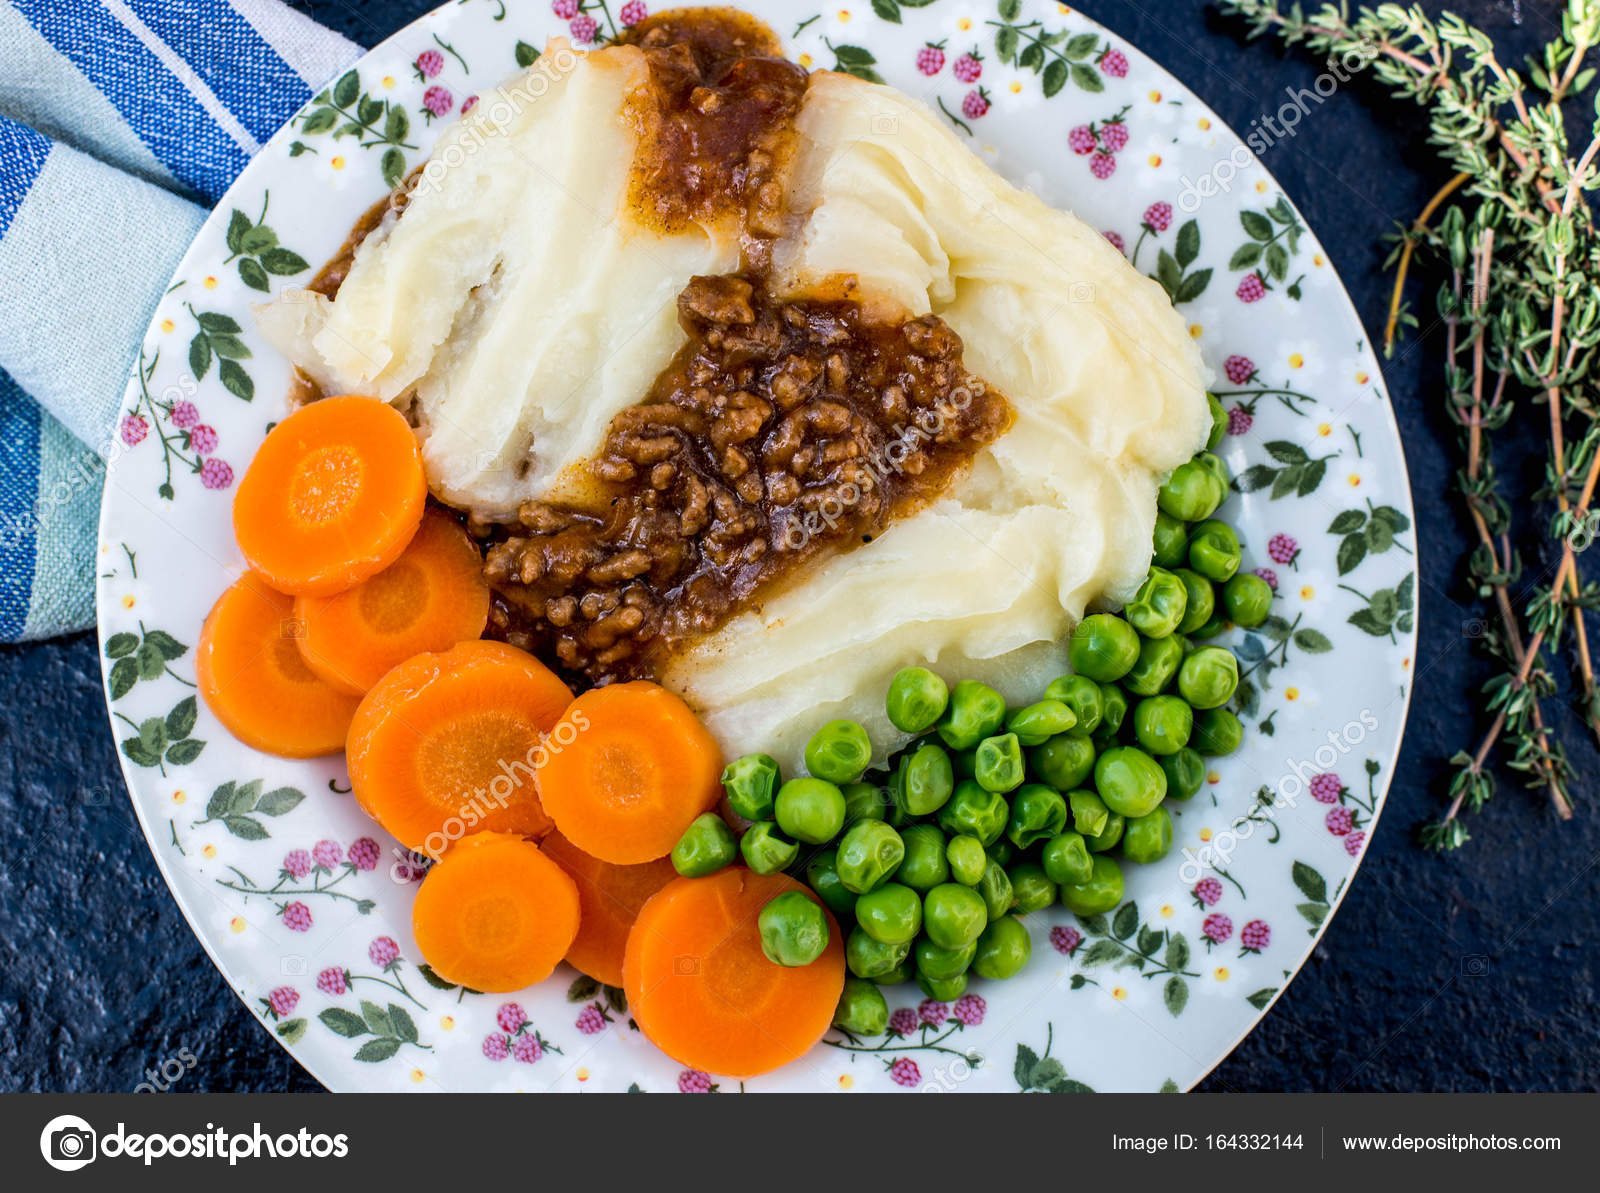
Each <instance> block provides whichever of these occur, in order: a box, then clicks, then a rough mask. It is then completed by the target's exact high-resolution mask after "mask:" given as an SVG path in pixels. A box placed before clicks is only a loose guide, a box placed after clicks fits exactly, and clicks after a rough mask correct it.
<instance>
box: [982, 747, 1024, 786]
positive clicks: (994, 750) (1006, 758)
mask: <svg viewBox="0 0 1600 1193" xmlns="http://www.w3.org/2000/svg"><path fill="white" fill-rule="evenodd" d="M1024 771H1025V768H1024V766H1023V762H1022V744H1021V742H1019V741H1018V740H1017V735H1016V734H1015V733H1001V734H998V735H996V736H995V737H986V738H984V739H983V740H982V741H981V742H979V743H978V755H977V757H976V758H975V759H973V764H972V773H973V779H974V780H975V781H976V782H977V784H978V786H979V787H982V788H983V789H984V790H985V791H998V792H1001V793H1004V792H1007V791H1014V790H1016V788H1017V787H1018V785H1020V784H1021V782H1022V778H1023V774H1024Z"/></svg>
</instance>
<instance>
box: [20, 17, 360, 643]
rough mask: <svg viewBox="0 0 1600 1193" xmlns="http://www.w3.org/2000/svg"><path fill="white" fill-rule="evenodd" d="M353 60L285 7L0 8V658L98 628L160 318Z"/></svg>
mask: <svg viewBox="0 0 1600 1193" xmlns="http://www.w3.org/2000/svg"><path fill="white" fill-rule="evenodd" d="M360 53H361V51H360V49H359V48H358V47H357V46H356V45H354V44H353V43H351V42H349V41H347V40H345V39H344V38H343V37H340V36H339V35H338V34H336V33H333V32H331V31H329V30H327V29H324V28H323V27H322V26H321V25H318V24H317V23H316V22H314V21H312V20H310V19H309V18H307V17H305V16H304V15H302V14H300V13H297V12H295V11H294V10H293V9H291V8H287V7H285V6H284V5H283V4H281V3H279V0H0V54H3V56H4V60H5V62H6V70H5V71H4V72H0V278H3V279H4V284H3V285H0V641H18V640H21V639H27V638H42V637H48V636H49V635H52V634H59V633H65V632H67V631H69V630H77V629H82V628H84V627H85V626H88V625H91V624H93V622H94V559H95V529H96V523H97V521H98V518H99V509H100V489H101V485H102V482H103V479H104V475H105V466H104V459H105V457H106V456H107V454H108V453H109V452H110V450H111V445H112V443H113V424H114V423H115V419H116V411H117V407H118V406H119V404H120V403H121V400H122V392H123V387H124V386H125V384H126V382H127V379H128V376H129V372H130V370H131V369H132V367H133V363H134V360H135V359H136V357H137V356H138V350H139V341H140V339H141V337H142V336H143V335H144V331H145V328H146V326H147V325H148V324H149V322H150V319H151V316H152V313H153V312H154V310H155V306H156V302H157V301H158V300H159V299H160V297H161V294H162V291H163V290H164V289H165V288H166V285H167V283H168V281H169V280H170V279H171V276H172V273H173V271H174V270H175V269H176V268H177V264H178V260H179V258H180V257H181V256H182V255H183V253H184V251H185V250H186V249H187V248H188V246H189V242H190V241H191V240H192V239H193V238H194V235H195V233H196V232H197V231H198V230H199V228H200V225H201V223H202V222H203V221H204V220H205V217H206V211H207V209H208V208H209V207H210V206H211V204H213V203H215V202H216V201H217V199H218V198H220V197H221V195H222V193H223V192H224V191H225V190H227V188H228V186H229V184H230V183H232V182H233V180H234V178H235V177H236V176H237V175H238V173H239V171H240V170H242V169H243V168H244V166H245V163H246V162H248V161H249V160H250V158H251V156H252V155H253V154H254V153H255V152H256V150H257V149H259V148H260V147H261V145H262V143H263V142H265V141H266V140H267V139H268V138H269V137H271V136H272V134H273V133H274V132H275V131H277V129H278V127H279V126H280V125H282V124H283V123H284V122H285V121H286V120H288V118H289V117H290V116H292V115H293V114H294V113H295V111H296V110H298V109H299V108H300V106H301V105H302V104H304V103H305V102H306V100H308V99H310V98H311V96H312V95H313V94H315V92H316V90H317V89H318V88H320V87H321V86H323V85H324V84H325V83H326V82H327V81H328V80H329V79H331V78H332V77H334V76H335V75H337V74H338V73H340V72H341V71H342V70H344V69H345V68H346V67H347V66H349V65H350V63H351V62H353V61H354V60H355V59H356V57H357V56H359V54H360Z"/></svg>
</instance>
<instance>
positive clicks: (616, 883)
mask: <svg viewBox="0 0 1600 1193" xmlns="http://www.w3.org/2000/svg"><path fill="white" fill-rule="evenodd" d="M540 848H542V849H543V850H544V852H545V856H546V857H549V858H551V859H553V860H554V861H555V862H556V863H557V864H559V865H560V867H561V868H562V869H563V870H565V871H566V872H567V873H568V874H570V875H572V881H573V882H575V883H577V884H578V908H579V910H580V913H581V918H580V919H579V921H578V937H577V939H576V940H574V941H573V942H572V947H571V948H570V949H568V950H567V964H568V965H571V966H572V967H573V968H574V969H576V970H578V972H580V973H586V974H588V975H589V976H590V977H591V978H593V979H595V981H597V982H604V983H605V984H606V985H608V986H620V985H622V953H623V950H624V949H625V948H626V947H627V944H628V930H629V929H630V928H632V927H633V921H634V920H635V919H637V918H638V915H639V909H640V908H641V907H643V906H644V905H645V901H646V900H647V899H649V898H650V896H651V895H653V894H655V893H656V892H657V891H659V890H660V889H661V888H662V887H664V886H666V885H667V883H669V882H671V881H672V880H673V879H674V878H676V877H677V876H678V872H677V871H676V870H674V869H673V868H672V863H671V861H669V860H668V859H666V858H658V859H656V860H655V861H653V862H643V863H641V864H640V865H637V866H613V865H612V864H611V863H610V862H602V861H601V860H600V859H599V858H597V857H590V856H589V855H588V854H587V853H584V852H583V850H581V849H579V848H578V847H577V846H576V845H574V844H573V843H572V842H571V841H569V840H567V839H566V838H565V837H563V836H562V835H561V834H560V833H551V834H550V835H549V836H548V837H546V838H545V839H544V840H543V841H542V842H540Z"/></svg>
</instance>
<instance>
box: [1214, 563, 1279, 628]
mask: <svg viewBox="0 0 1600 1193" xmlns="http://www.w3.org/2000/svg"><path fill="white" fill-rule="evenodd" d="M1222 605H1223V608H1225V609H1227V611H1228V620H1229V621H1231V622H1233V624H1234V625H1237V626H1243V627H1244V628H1245V629H1247V630H1253V629H1255V628H1256V626H1258V625H1260V624H1261V623H1262V622H1264V621H1266V620H1267V614H1269V613H1271V612H1272V585H1270V584H1268V583H1267V582H1266V581H1265V580H1263V579H1262V578H1261V577H1260V576H1258V575H1256V574H1255V573H1254V572H1238V573H1236V574H1235V575H1234V577H1233V578H1232V579H1231V580H1229V581H1228V582H1227V583H1226V584H1224V585H1223V586H1222Z"/></svg>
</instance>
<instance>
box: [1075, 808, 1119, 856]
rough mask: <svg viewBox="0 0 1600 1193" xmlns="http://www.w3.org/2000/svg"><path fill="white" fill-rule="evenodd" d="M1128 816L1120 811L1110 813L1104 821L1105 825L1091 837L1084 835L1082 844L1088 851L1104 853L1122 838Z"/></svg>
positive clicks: (1115, 845) (1113, 847) (1114, 846)
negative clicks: (1108, 817) (1109, 816)
mask: <svg viewBox="0 0 1600 1193" xmlns="http://www.w3.org/2000/svg"><path fill="white" fill-rule="evenodd" d="M1127 822H1128V818H1127V817H1126V816H1124V815H1123V814H1122V813H1121V812H1113V813H1111V818H1110V819H1109V820H1107V821H1106V827H1105V828H1104V829H1102V830H1101V831H1100V832H1099V833H1098V834H1097V835H1095V836H1093V837H1085V838H1084V839H1083V843H1084V845H1086V846H1087V847H1088V849H1089V852H1090V853H1105V852H1106V851H1107V850H1109V849H1115V848H1116V847H1117V842H1119V841H1121V840H1122V833H1123V830H1124V829H1125V828H1126V827H1127Z"/></svg>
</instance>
